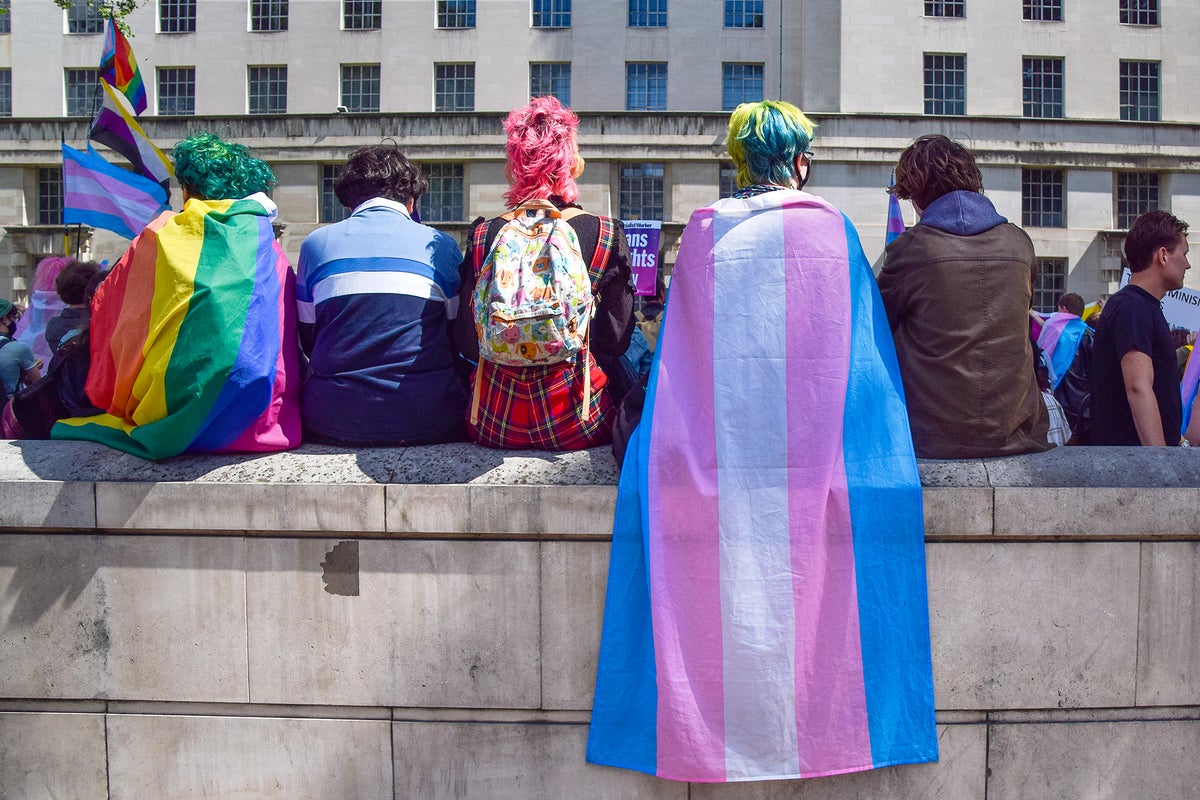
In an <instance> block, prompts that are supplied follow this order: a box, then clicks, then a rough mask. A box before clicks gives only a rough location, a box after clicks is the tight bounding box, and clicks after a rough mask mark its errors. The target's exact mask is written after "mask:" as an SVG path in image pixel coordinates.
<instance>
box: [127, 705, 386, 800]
mask: <svg viewBox="0 0 1200 800" xmlns="http://www.w3.org/2000/svg"><path fill="white" fill-rule="evenodd" d="M388 726H389V723H388V722H387V721H384V720H341V719H281V718H277V717H276V718H272V717H258V718H251V717H202V716H194V717H193V716H150V715H146V716H143V715H125V714H110V715H109V717H108V759H109V786H110V789H109V791H110V795H109V796H110V797H111V800H146V798H151V797H155V798H168V797H169V798H175V799H176V800H184V799H185V798H243V797H244V798H256V799H263V800H296V798H305V800H322V799H323V798H328V800H346V799H347V798H386V797H390V796H391V789H392V763H391V736H390V731H389V729H388Z"/></svg>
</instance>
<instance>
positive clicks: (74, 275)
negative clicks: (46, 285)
mask: <svg viewBox="0 0 1200 800" xmlns="http://www.w3.org/2000/svg"><path fill="white" fill-rule="evenodd" d="M99 274H100V265H99V264H97V263H96V262H95V261H69V262H67V265H66V266H65V267H63V268H62V271H61V272H59V273H58V277H57V278H55V279H54V291H56V292H58V299H60V300H62V301H63V302H64V303H66V304H67V305H69V306H77V305H80V304H81V303H82V302H83V301H84V299H85V298H86V296H87V288H88V284H89V283H91V282H92V278H94V277H96V276H97V275H99Z"/></svg>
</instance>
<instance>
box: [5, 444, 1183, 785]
mask: <svg viewBox="0 0 1200 800" xmlns="http://www.w3.org/2000/svg"><path fill="white" fill-rule="evenodd" d="M921 472H922V478H923V482H924V484H925V514H926V529H927V530H926V533H927V542H928V545H927V555H928V562H929V590H930V613H931V624H932V633H933V658H934V673H935V684H936V686H935V688H936V696H937V707H938V724H939V731H940V742H941V761H940V762H939V763H937V764H931V765H920V766H909V767H895V768H889V769H884V770H878V771H875V772H870V773H861V774H858V775H852V776H842V777H835V778H823V779H817V780H811V781H802V782H795V781H781V782H768V783H748V784H733V785H699V784H694V785H690V786H689V785H687V784H679V783H672V782H669V781H663V780H659V779H656V778H651V777H648V776H644V775H640V774H636V773H632V772H626V771H623V770H617V769H611V768H604V767H594V766H590V765H588V764H585V763H584V760H583V747H584V741H585V738H586V734H587V720H588V709H589V707H590V702H591V689H592V680H593V676H594V670H595V658H596V648H597V643H598V639H599V627H600V619H601V613H602V609H603V600H604V581H605V575H606V569H607V560H608V544H607V538H608V531H609V526H610V520H611V514H612V505H613V502H614V498H615V490H614V486H613V484H614V483H615V478H616V470H615V466H614V464H613V461H612V458H611V456H610V455H609V454H608V453H607V452H606V451H603V450H597V451H589V452H581V453H573V454H561V455H554V454H545V453H541V454H537V453H501V452H497V451H490V450H484V449H481V448H476V447H473V446H469V445H453V446H444V447H431V448H409V449H383V448H381V449H365V450H358V451H347V450H339V449H336V448H324V447H319V446H305V447H303V448H301V449H300V450H298V451H295V452H292V453H284V454H276V455H269V456H263V457H246V456H243V457H216V456H213V457H188V458H180V459H173V460H171V461H168V462H165V463H147V462H144V461H141V460H139V459H136V458H133V457H130V456H122V455H118V454H116V453H115V452H113V451H111V450H107V449H105V448H103V447H99V446H92V445H87V444H82V443H66V442H63V443H51V442H3V443H0V491H2V493H3V494H2V496H3V498H4V502H3V503H0V529H2V530H0V796H3V797H4V798H42V797H70V798H91V797H98V798H104V797H110V798H135V797H136V798H150V797H172V798H199V797H268V798H387V797H396V798H443V797H444V798H463V797H465V798H514V799H516V798H522V799H523V800H524V799H526V798H541V797H548V798H557V797H564V798H566V797H569V798H593V797H595V798H640V797H656V798H657V797H664V798H680V800H683V798H692V799H693V800H702V799H707V798H713V799H714V800H716V799H717V798H730V799H731V800H749V799H750V798H755V799H760V798H761V799H762V800H767V799H768V798H784V797H795V796H802V797H804V798H851V797H887V798H934V797H937V798H956V799H957V798H963V799H964V800H976V799H978V800H983V798H984V797H985V796H986V798H987V799H988V800H997V798H1000V799H1001V800H1004V799H1006V798H1075V797H1079V798H1124V797H1130V796H1137V795H1145V796H1152V797H1163V798H1185V797H1192V796H1194V793H1195V791H1194V787H1195V786H1196V785H1197V784H1200V764H1198V763H1197V760H1196V759H1195V758H1194V755H1193V754H1194V753H1195V752H1196V750H1197V748H1198V747H1200V672H1198V671H1197V666H1200V614H1198V613H1197V608H1196V606H1197V592H1196V586H1197V581H1198V579H1200V549H1198V542H1200V519H1198V516H1200V502H1198V501H1200V458H1196V457H1194V455H1193V454H1191V453H1190V452H1189V451H1186V450H1183V451H1172V452H1166V451H1149V450H1138V449H1125V448H1091V449H1071V450H1060V451H1055V452H1051V453H1047V454H1043V455H1040V456H1031V457H1022V458H1014V459H1003V460H994V461H987V462H980V461H964V462H924V463H922V464H921Z"/></svg>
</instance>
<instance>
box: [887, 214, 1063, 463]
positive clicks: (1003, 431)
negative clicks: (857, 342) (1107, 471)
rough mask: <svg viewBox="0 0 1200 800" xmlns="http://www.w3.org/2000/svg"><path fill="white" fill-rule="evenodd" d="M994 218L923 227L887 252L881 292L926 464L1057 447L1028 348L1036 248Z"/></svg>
mask: <svg viewBox="0 0 1200 800" xmlns="http://www.w3.org/2000/svg"><path fill="white" fill-rule="evenodd" d="M955 194H963V193H955ZM977 197H980V198H981V199H982V197H981V196H977ZM940 200H941V198H939V201H935V202H940ZM988 205H989V206H990V205H991V204H990V203H988ZM930 207H931V209H932V207H933V204H932V203H931V204H930ZM992 213H993V214H994V213H995V211H994V210H993V211H992ZM996 219H999V220H1001V222H1000V224H997V225H995V226H994V227H991V228H989V229H987V230H983V231H982V232H978V233H973V234H970V235H959V234H955V233H951V232H949V231H948V230H944V229H940V228H938V227H934V226H933V225H931V224H924V220H923V221H922V224H919V225H916V226H914V227H913V228H912V229H910V230H909V231H908V232H906V233H904V234H902V235H901V236H900V237H899V238H897V239H896V240H895V241H894V242H892V243H891V244H890V245H889V246H888V248H887V260H886V261H885V263H884V266H883V271H882V273H881V274H880V276H879V291H880V293H881V294H882V295H883V303H884V306H885V307H886V308H887V313H888V319H889V320H890V322H891V326H892V334H893V336H894V337H895V341H896V355H897V357H898V359H899V362H900V375H901V378H902V379H903V381H904V392H905V395H906V398H907V401H908V419H909V422H910V424H911V426H912V435H913V444H914V445H915V447H916V453H917V456H919V457H921V458H982V457H988V456H1004V455H1014V454H1017V453H1037V452H1041V451H1043V450H1048V449H1049V448H1050V445H1049V444H1047V443H1046V431H1047V428H1048V425H1049V415H1048V414H1047V412H1046V407H1045V404H1044V402H1043V400H1042V396H1041V393H1040V391H1039V390H1038V386H1037V380H1036V377H1035V376H1034V371H1033V348H1032V345H1031V344H1030V341H1029V301H1030V294H1031V291H1032V289H1031V280H1032V274H1033V268H1034V251H1033V243H1032V242H1031V241H1030V240H1029V236H1028V235H1027V234H1026V233H1025V232H1024V231H1023V230H1021V229H1020V228H1018V227H1017V226H1015V225H1012V224H1010V223H1007V222H1003V221H1002V220H1003V218H1001V217H999V216H998V215H997V216H996ZM976 227H978V226H976ZM961 229H962V228H961V227H960V230H961ZM966 229H967V230H970V229H971V227H970V226H968V227H967V228H966Z"/></svg>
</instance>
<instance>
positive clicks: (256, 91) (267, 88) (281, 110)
mask: <svg viewBox="0 0 1200 800" xmlns="http://www.w3.org/2000/svg"><path fill="white" fill-rule="evenodd" d="M246 77H247V91H246V96H247V98H248V99H249V103H248V105H249V109H250V113H251V114H286V113H287V67H247V68H246Z"/></svg>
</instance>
